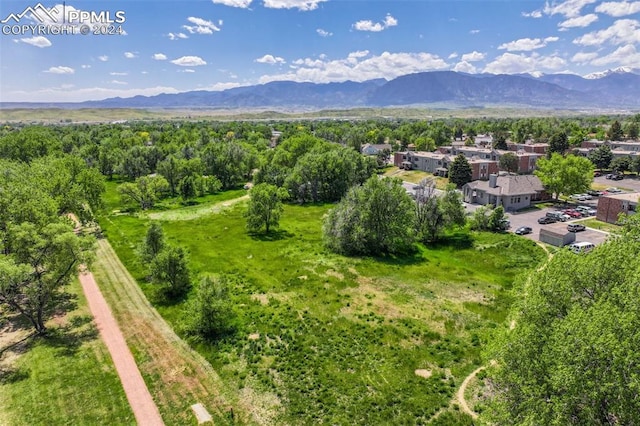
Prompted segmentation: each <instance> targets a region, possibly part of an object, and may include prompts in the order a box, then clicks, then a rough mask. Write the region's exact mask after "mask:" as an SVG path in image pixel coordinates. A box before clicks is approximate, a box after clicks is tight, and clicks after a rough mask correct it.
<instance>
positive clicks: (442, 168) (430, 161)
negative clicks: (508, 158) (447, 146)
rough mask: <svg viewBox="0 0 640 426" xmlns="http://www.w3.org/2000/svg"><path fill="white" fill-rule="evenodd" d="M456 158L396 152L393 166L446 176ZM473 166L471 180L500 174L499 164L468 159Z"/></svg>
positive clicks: (433, 154)
mask: <svg viewBox="0 0 640 426" xmlns="http://www.w3.org/2000/svg"><path fill="white" fill-rule="evenodd" d="M454 159H455V156H453V155H448V154H443V153H441V152H425V151H406V152H396V153H395V154H394V156H393V164H394V165H395V166H396V167H400V168H402V169H407V170H422V171H423V172H427V173H433V174H434V175H439V176H446V175H447V173H448V169H449V165H450V164H451V162H452V161H453V160H454ZM467 161H468V162H469V165H470V166H471V180H478V179H484V180H486V179H489V175H490V174H492V173H498V163H497V162H496V161H492V160H485V159H482V158H476V157H472V158H468V159H467Z"/></svg>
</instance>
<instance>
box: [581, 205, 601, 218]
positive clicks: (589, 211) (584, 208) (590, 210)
mask: <svg viewBox="0 0 640 426" xmlns="http://www.w3.org/2000/svg"><path fill="white" fill-rule="evenodd" d="M576 211H577V212H579V213H581V214H582V215H583V216H595V215H596V213H598V212H597V211H596V209H593V208H591V207H587V206H578V207H576Z"/></svg>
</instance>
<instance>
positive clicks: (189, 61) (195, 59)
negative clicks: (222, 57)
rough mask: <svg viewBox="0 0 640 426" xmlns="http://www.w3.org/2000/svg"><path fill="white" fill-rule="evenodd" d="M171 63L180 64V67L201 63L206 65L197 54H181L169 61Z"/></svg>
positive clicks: (197, 65)
mask: <svg viewBox="0 0 640 426" xmlns="http://www.w3.org/2000/svg"><path fill="white" fill-rule="evenodd" d="M171 63H172V64H176V65H180V66H181V67H199V66H201V65H207V63H206V62H205V60H204V59H202V58H201V57H199V56H183V57H181V58H178V59H174V60H173V61H171Z"/></svg>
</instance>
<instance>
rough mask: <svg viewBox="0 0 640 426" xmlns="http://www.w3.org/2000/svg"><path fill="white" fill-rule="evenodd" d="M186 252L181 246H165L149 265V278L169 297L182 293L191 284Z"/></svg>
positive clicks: (178, 295)
mask: <svg viewBox="0 0 640 426" xmlns="http://www.w3.org/2000/svg"><path fill="white" fill-rule="evenodd" d="M188 264H189V261H188V258H187V252H186V251H185V250H184V249H183V248H182V247H173V246H168V247H165V248H164V249H163V250H162V251H161V252H160V253H158V255H157V256H156V257H155V258H154V259H153V261H152V262H151V265H150V272H151V279H152V281H153V282H154V283H156V284H159V285H160V286H161V288H162V291H163V293H164V294H165V295H166V296H168V297H169V298H177V297H180V296H182V295H184V294H185V293H186V292H187V290H188V289H189V287H190V286H191V276H190V272H189V266H188Z"/></svg>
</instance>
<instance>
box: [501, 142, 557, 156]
mask: <svg viewBox="0 0 640 426" xmlns="http://www.w3.org/2000/svg"><path fill="white" fill-rule="evenodd" d="M507 148H508V149H509V151H524V152H531V153H534V154H546V153H547V150H548V149H549V144H548V143H515V142H507Z"/></svg>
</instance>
